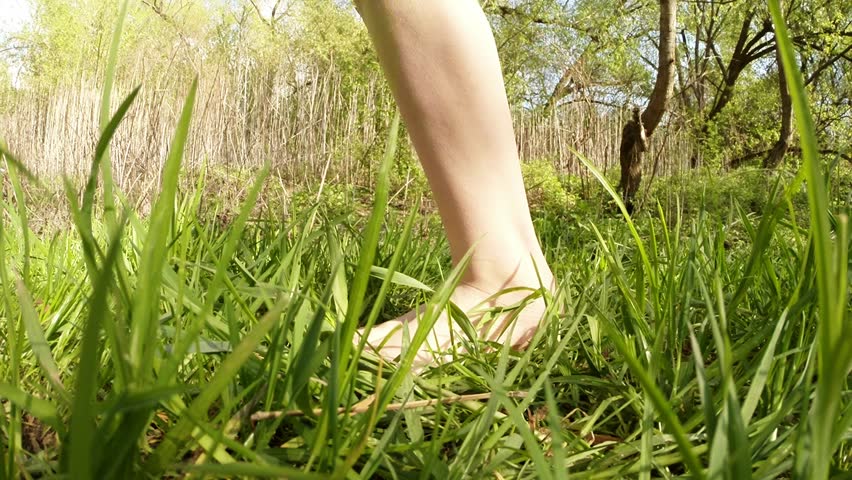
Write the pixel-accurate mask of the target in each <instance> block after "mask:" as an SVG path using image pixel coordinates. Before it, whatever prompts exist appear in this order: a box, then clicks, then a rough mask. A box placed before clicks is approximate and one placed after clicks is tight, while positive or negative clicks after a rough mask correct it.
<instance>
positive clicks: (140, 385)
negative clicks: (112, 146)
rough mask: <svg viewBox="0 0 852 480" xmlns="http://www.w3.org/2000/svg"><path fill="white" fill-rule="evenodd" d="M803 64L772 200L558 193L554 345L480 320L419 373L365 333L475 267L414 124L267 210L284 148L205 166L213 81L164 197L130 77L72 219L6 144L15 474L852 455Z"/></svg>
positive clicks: (845, 289) (840, 298)
mask: <svg viewBox="0 0 852 480" xmlns="http://www.w3.org/2000/svg"><path fill="white" fill-rule="evenodd" d="M773 5H774V4H773ZM776 10H777V9H776ZM774 13H777V12H774ZM779 35H780V36H781V37H782V39H783V30H780V33H779ZM782 43H784V42H782ZM785 55H786V57H785V61H786V62H788V64H789V65H793V62H792V53H790V50H789V49H787V50H786V53H785ZM787 70H788V72H793V73H791V74H790V75H791V77H790V81H791V85H793V86H794V90H796V88H795V87H796V86H798V90H797V91H796V92H795V93H796V95H794V98H795V100H796V102H797V103H796V107H797V121H798V122H799V127H800V134H801V137H802V148H803V151H804V164H803V167H802V169H801V175H800V176H797V177H795V178H792V179H790V178H783V177H778V178H779V179H778V180H777V183H776V184H775V185H774V186H772V185H770V187H767V188H771V192H772V193H771V194H769V195H768V199H767V200H766V202H765V204H764V205H762V206H761V208H760V214H755V213H753V212H751V211H750V210H749V209H747V208H744V207H743V206H742V205H740V204H739V203H737V202H735V201H732V202H730V203H729V204H728V205H729V208H728V209H727V210H726V211H705V210H701V209H699V211H698V212H697V213H695V214H690V215H689V216H687V217H684V216H681V215H678V214H674V215H669V216H666V215H665V214H664V213H663V212H668V211H678V210H677V209H672V208H669V207H671V206H670V205H669V206H666V208H663V206H661V207H660V208H659V209H655V208H646V209H645V211H644V212H643V213H640V214H639V215H637V217H636V218H635V219H630V218H629V217H628V216H626V215H625V216H623V217H622V216H621V215H620V214H618V215H614V214H613V213H612V212H606V211H605V210H604V209H599V210H598V212H599V213H598V214H596V215H588V216H586V217H585V218H584V217H578V216H564V215H555V214H550V213H548V212H544V213H540V214H538V215H537V219H536V222H537V227H538V230H539V234H540V236H541V237H542V240H543V242H544V244H545V250H546V252H547V254H548V256H549V260H550V262H551V264H552V265H553V266H554V267H555V270H556V273H557V275H558V277H559V279H560V280H559V288H558V291H557V293H556V294H554V295H549V294H548V295H547V296H546V299H547V301H548V305H549V309H548V314H547V315H546V318H545V319H544V321H543V327H542V328H541V329H540V330H539V332H538V334H537V336H536V337H535V339H534V340H533V344H532V345H531V347H530V348H528V349H527V350H526V351H524V352H515V351H511V350H509V349H507V348H504V347H502V346H501V345H484V344H482V343H481V342H478V341H475V340H473V339H467V341H466V347H465V349H466V350H467V351H468V353H466V354H465V355H459V356H458V358H457V359H456V360H455V361H453V362H451V363H448V364H446V365H442V366H440V367H438V368H434V369H430V370H427V371H425V372H419V373H413V372H412V371H411V369H410V368H409V365H410V364H411V362H412V360H413V356H414V350H415V348H412V349H411V350H410V351H409V354H407V355H405V356H404V358H403V359H402V360H401V361H400V363H399V364H385V363H381V362H379V361H378V359H377V358H376V357H375V356H373V355H371V354H370V353H369V352H361V351H360V349H353V348H352V347H351V344H352V338H353V335H354V331H355V329H356V328H357V327H358V326H359V325H364V324H367V325H371V324H373V323H374V322H375V321H377V320H381V319H384V318H392V317H394V316H395V315H396V314H399V313H401V312H402V311H405V310H406V309H408V308H410V307H412V306H414V305H416V304H417V303H422V302H426V303H428V305H429V308H428V310H427V318H428V319H431V320H434V319H435V318H436V317H437V315H438V314H439V313H440V312H441V311H443V310H444V309H446V308H448V303H447V302H448V298H449V294H450V293H451V291H452V288H453V286H454V284H455V282H456V281H457V279H458V275H459V271H460V270H459V269H455V270H452V269H450V268H449V267H448V266H449V261H448V253H447V248H446V245H445V243H444V240H443V236H442V234H441V232H440V229H439V228H438V226H437V225H436V222H435V218H434V215H433V214H430V213H428V211H427V212H425V213H424V211H423V209H421V208H420V202H419V199H418V198H419V197H417V196H413V197H412V198H409V199H408V201H406V202H404V203H403V204H400V203H399V202H390V197H391V195H392V192H391V189H390V185H389V171H390V167H391V162H392V160H393V158H394V154H393V153H394V152H393V150H394V146H395V144H396V142H397V138H398V134H397V131H396V130H395V129H392V130H393V131H392V134H391V135H390V138H389V141H388V147H387V150H388V152H387V154H386V155H385V158H384V160H383V161H382V167H381V169H380V171H379V173H378V178H377V187H376V189H375V192H374V194H373V195H371V196H370V197H369V199H368V200H367V201H368V202H369V203H370V204H369V205H366V207H367V208H362V204H361V203H359V199H361V200H360V202H363V201H364V200H363V198H364V197H363V196H359V195H353V196H350V197H345V198H344V201H342V202H341V201H339V199H336V200H335V201H334V202H332V199H331V197H329V196H328V195H326V194H324V193H322V192H319V193H318V194H316V195H315V196H310V198H312V199H313V200H311V201H310V202H300V203H299V204H298V205H295V206H294V205H278V204H275V203H274V202H273V203H270V204H269V205H268V206H267V208H262V209H261V208H258V207H257V205H258V197H259V196H261V195H262V192H264V185H266V181H267V179H268V172H267V171H262V172H259V173H258V174H257V176H256V178H255V179H253V181H252V182H253V183H252V182H250V185H249V186H247V187H245V190H244V193H243V195H242V197H243V204H242V206H241V207H239V208H230V206H228V205H217V204H215V203H210V202H211V200H210V197H209V196H208V195H206V194H205V191H206V188H205V187H206V184H207V181H208V178H207V177H206V176H205V174H204V172H201V173H199V174H198V175H197V178H185V177H184V178H183V182H182V181H181V173H180V172H181V161H182V156H183V150H184V142H185V139H186V135H187V131H188V129H189V128H191V117H192V108H193V104H194V89H192V90H191V91H190V94H189V95H188V98H187V101H186V105H185V107H184V112H183V115H182V118H181V121H180V123H179V124H178V125H177V126H176V129H175V136H174V141H173V144H172V149H171V153H170V155H169V158H168V159H167V161H166V164H165V166H164V169H163V174H162V178H163V183H162V188H161V192H160V194H159V197H158V198H157V199H156V201H155V202H154V204H153V205H152V207H151V212H150V214H148V215H146V216H145V217H141V216H139V215H138V214H137V212H135V211H134V209H132V208H130V207H129V206H128V203H127V202H123V201H121V200H120V196H119V195H117V194H113V193H112V188H111V180H110V172H109V169H108V168H107V167H106V166H107V165H108V163H106V162H105V159H107V158H108V152H107V146H108V144H109V140H110V137H111V135H112V134H113V133H114V131H115V129H116V127H117V125H118V124H119V123H120V121H121V119H122V117H123V115H124V114H125V113H126V111H127V108H129V106H130V105H131V104H132V101H133V98H134V94H133V93H131V95H129V96H128V97H127V99H126V100H125V101H124V102H123V103H122V104H121V105H120V106H119V107H118V108H117V109H115V113H114V114H113V115H112V116H111V117H107V116H105V117H104V119H105V121H104V128H103V136H102V138H101V141H100V142H99V143H98V149H97V151H96V154H95V158H94V160H93V162H92V171H91V175H90V178H89V179H88V182H87V183H86V185H85V186H84V188H83V189H82V192H78V191H77V190H76V188H75V187H74V186H73V185H72V184H71V183H68V184H66V193H67V195H66V199H67V207H62V208H67V209H68V214H67V215H68V216H69V217H70V218H71V219H72V223H73V229H69V230H67V231H59V232H57V233H55V234H52V235H46V234H36V233H35V232H34V231H33V229H32V228H31V225H30V220H29V217H30V215H31V213H32V212H33V211H38V210H41V211H43V209H44V206H42V205H28V204H27V200H26V199H27V198H28V195H30V194H29V193H28V192H30V191H35V190H36V189H38V188H42V187H38V181H37V180H36V179H34V178H29V177H30V175H28V173H27V170H26V167H25V165H26V159H20V160H18V159H15V158H14V156H13V155H12V154H11V153H9V152H5V151H4V152H3V154H4V157H5V160H6V162H5V165H6V166H7V168H8V172H7V174H8V178H9V182H8V185H6V186H5V188H6V189H5V190H4V195H3V199H2V202H3V203H2V209H1V211H2V218H0V281H1V282H2V286H0V328H1V329H2V337H0V339H1V340H2V342H0V372H2V377H0V378H2V382H0V399H2V406H3V409H4V412H3V414H2V415H0V442H2V443H0V444H2V446H3V451H2V455H0V478H2V479H12V478H38V477H42V478H44V477H54V476H58V477H62V478H72V479H87V478H99V479H100V478H163V477H167V478H168V477H186V478H231V477H245V478H253V477H273V478H293V479H321V478H339V479H350V478H351V479H354V478H388V479H391V478H393V479H396V478H400V479H402V478H412V479H413V478H423V479H427V478H440V479H461V478H475V479H479V478H497V479H500V478H542V479H550V478H553V479H565V478H572V479H573V478H577V479H580V478H583V479H586V478H588V479H592V478H640V479H647V478H699V479H700V478H708V479H723V478H724V479H745V478H760V479H763V478H801V479H824V478H829V477H832V478H852V477H850V473H849V472H850V469H852V396H850V393H852V390H850V384H849V371H850V370H849V368H850V360H852V329H850V322H849V319H850V311H852V304H850V300H849V284H850V280H852V277H850V271H849V263H850V262H849V251H850V239H849V233H848V217H847V215H846V213H848V212H842V211H834V212H832V210H831V209H830V208H829V205H830V201H831V198H842V193H838V192H829V191H828V189H827V188H826V185H827V184H828V183H827V182H826V171H825V170H824V168H823V167H824V163H822V162H820V159H819V158H818V157H817V154H816V152H817V149H816V145H815V144H813V142H812V138H813V135H812V125H810V124H809V118H810V117H809V115H808V113H807V103H806V99H805V97H804V94H803V91H804V90H803V88H802V87H801V79H800V78H799V77H798V76H797V74H796V73H795V69H793V68H789V69H787ZM797 78H798V83H795V82H796V79H797ZM107 83H108V84H109V82H107ZM107 91H109V88H108V87H107ZM105 104H106V105H109V102H108V100H107V102H106V103H105ZM105 111H107V112H109V111H110V110H109V109H108V108H107V109H106V110H105ZM108 118H111V120H110V121H106V120H107V119H108ZM809 129H810V130H809ZM590 168H591V167H590ZM592 170H593V169H592ZM828 172H829V173H830V172H831V170H829V171H828ZM593 173H594V175H596V176H599V177H600V179H601V181H605V179H604V178H603V176H602V175H600V174H599V173H598V172H596V171H594V172H593ZM99 177H100V178H101V182H98V178H99ZM803 180H804V181H806V182H807V189H806V192H807V198H808V209H807V210H806V211H804V212H802V211H801V210H800V209H797V208H795V207H794V205H793V200H792V199H793V198H794V196H795V194H796V193H797V192H798V191H799V190H801V189H802V188H803V183H802V181H803ZM98 185H100V188H99V187H98ZM180 185H184V186H185V187H184V188H180ZM186 185H188V187H186ZM44 188H48V187H44ZM613 193H614V192H613ZM832 195H834V197H832ZM306 197H307V196H306ZM113 198H119V200H118V201H117V202H115V203H113V202H112V200H111V199H113ZM285 207H288V208H289V214H288V215H286V216H285V215H282V213H281V212H282V211H284V208H285ZM56 208H59V207H56ZM622 210H623V207H622ZM847 210H848V206H847ZM365 211H366V212H368V213H364V212H365ZM227 212H233V213H227ZM601 212H603V213H601ZM803 213H804V214H803ZM539 294H540V293H539ZM452 314H453V315H454V317H455V318H456V320H457V321H459V322H461V323H462V325H465V324H466V323H469V322H467V320H466V319H465V318H464V316H463V315H462V314H460V313H458V312H456V311H453V313H452ZM428 323H429V322H428V321H427V322H424V325H425V326H424V328H423V329H422V330H419V331H416V332H410V333H411V343H412V347H416V346H417V345H418V344H419V342H422V341H423V339H424V335H425V333H426V331H425V329H426V328H428Z"/></svg>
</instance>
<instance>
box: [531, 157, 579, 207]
mask: <svg viewBox="0 0 852 480" xmlns="http://www.w3.org/2000/svg"><path fill="white" fill-rule="evenodd" d="M521 172H522V174H523V177H524V184H525V185H526V188H527V198H528V200H529V202H530V208H531V209H532V210H534V211H535V210H539V209H542V210H546V211H550V212H565V211H568V210H571V209H572V208H573V206H574V204H575V203H576V201H577V199H576V197H575V196H574V195H573V194H569V193H568V192H567V191H566V190H565V188H564V187H563V185H562V182H561V181H560V178H559V175H558V172H557V171H556V168H555V167H554V166H553V162H552V161H550V160H545V159H540V160H533V161H531V162H525V163H523V164H522V165H521Z"/></svg>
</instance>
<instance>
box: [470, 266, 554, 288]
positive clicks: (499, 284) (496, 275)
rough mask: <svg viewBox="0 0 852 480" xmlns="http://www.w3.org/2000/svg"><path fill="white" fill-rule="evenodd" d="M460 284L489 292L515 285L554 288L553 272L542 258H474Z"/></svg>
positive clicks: (514, 286)
mask: <svg viewBox="0 0 852 480" xmlns="http://www.w3.org/2000/svg"><path fill="white" fill-rule="evenodd" d="M477 260H479V261H477ZM461 284H463V285H467V286H469V287H473V288H476V289H479V290H482V291H484V292H490V293H495V292H498V291H500V290H505V289H507V288H516V287H527V288H532V289H537V288H541V287H545V288H549V289H553V288H555V280H554V277H553V273H552V271H551V270H550V267H549V266H548V265H547V262H546V261H545V260H544V259H543V258H541V259H540V260H538V261H534V260H533V259H532V258H527V259H526V260H525V261H518V262H515V263H507V262H504V261H499V262H498V261H491V262H489V261H482V260H481V259H475V260H474V261H472V262H471V264H470V265H469V267H468V269H467V270H466V271H465V273H464V275H463V276H462V280H461Z"/></svg>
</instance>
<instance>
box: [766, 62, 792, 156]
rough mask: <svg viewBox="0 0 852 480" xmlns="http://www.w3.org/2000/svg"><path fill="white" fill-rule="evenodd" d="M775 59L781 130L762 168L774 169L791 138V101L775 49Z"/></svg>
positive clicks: (784, 153)
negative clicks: (779, 98) (776, 63)
mask: <svg viewBox="0 0 852 480" xmlns="http://www.w3.org/2000/svg"><path fill="white" fill-rule="evenodd" d="M775 57H776V59H777V61H778V92H779V93H780V95H781V130H780V132H779V134H778V141H777V142H775V145H774V146H773V147H772V150H770V151H769V155H767V157H766V158H765V159H764V160H763V168H767V169H775V168H777V167H778V165H781V162H782V161H783V160H784V155H786V154H787V150H788V149H789V148H790V139H792V138H793V100H792V99H791V98H790V88H789V86H788V85H787V78H786V77H785V76H784V64H783V63H781V52H780V50H779V49H778V47H777V46H776V47H775Z"/></svg>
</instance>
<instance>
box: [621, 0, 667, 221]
mask: <svg viewBox="0 0 852 480" xmlns="http://www.w3.org/2000/svg"><path fill="white" fill-rule="evenodd" d="M676 29H677V1H676V0H660V36H659V42H658V47H657V69H656V70H657V77H656V81H655V82H654V90H653V92H652V93H651V97H650V99H649V101H648V106H647V107H646V108H645V110H644V111H643V112H641V113H640V112H639V109H638V108H636V109H634V111H633V116H632V117H631V119H630V120H628V121H627V123H626V124H625V125H624V128H623V129H622V133H621V147H620V150H619V162H620V163H621V181H620V183H619V191H620V192H621V195H622V198H623V199H624V202H625V204H626V205H627V209H628V211H632V210H633V200H634V197H635V196H636V192H638V191H639V184H640V183H641V181H642V156H643V154H644V152H645V151H646V150H647V139H649V138H651V135H653V134H654V130H656V129H657V126H658V125H659V124H660V122H661V121H662V119H663V115H664V114H665V113H666V108H667V106H668V103H669V97H671V95H672V90H673V88H674V74H675V45H676V38H675V33H676Z"/></svg>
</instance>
